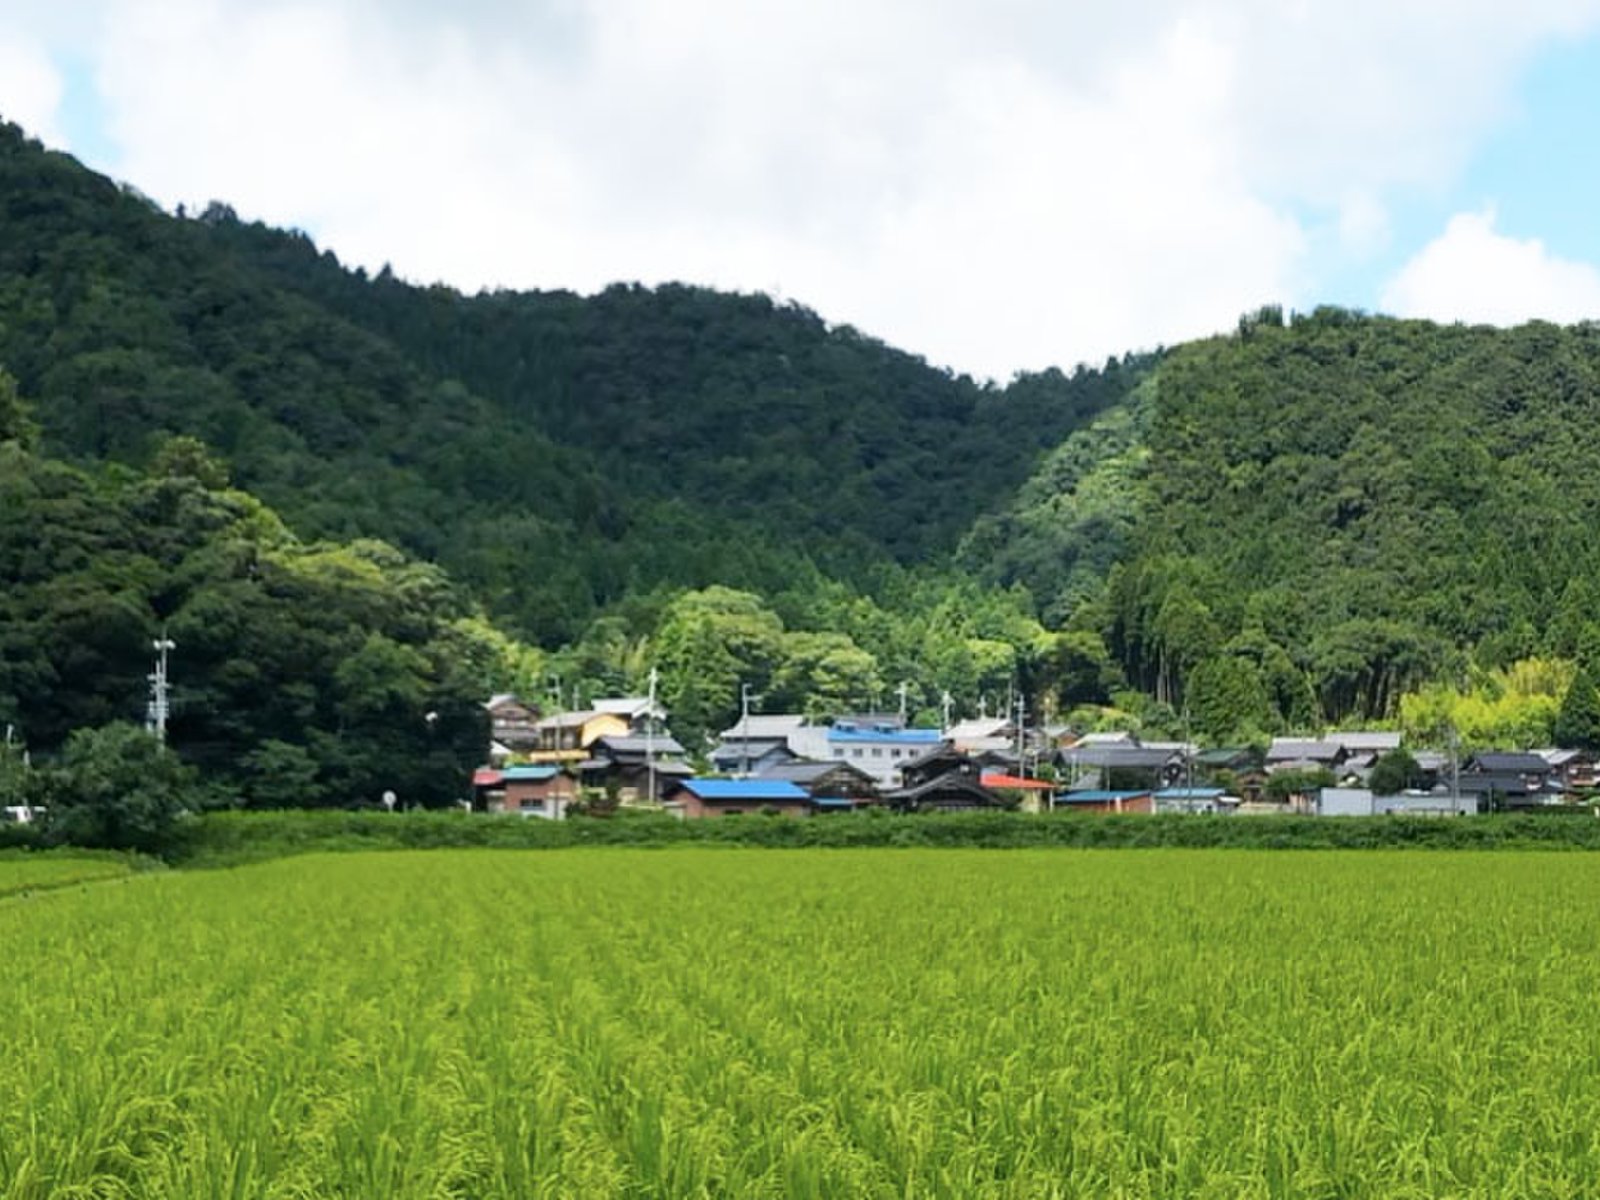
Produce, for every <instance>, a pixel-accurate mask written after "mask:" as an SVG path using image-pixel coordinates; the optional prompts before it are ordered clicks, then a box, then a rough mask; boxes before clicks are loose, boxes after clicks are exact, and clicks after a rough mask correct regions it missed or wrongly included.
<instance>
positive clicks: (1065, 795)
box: [1056, 788, 1150, 804]
mask: <svg viewBox="0 0 1600 1200" xmlns="http://www.w3.org/2000/svg"><path fill="white" fill-rule="evenodd" d="M1149 794H1150V792H1149V790H1148V789H1146V790H1145V791H1142V792H1107V791H1101V790H1100V789H1098V788H1089V789H1086V790H1084V791H1079V792H1058V793H1056V803H1057V804H1105V803H1107V802H1108V801H1111V800H1133V799H1136V798H1137V797H1139V796H1148V795H1149Z"/></svg>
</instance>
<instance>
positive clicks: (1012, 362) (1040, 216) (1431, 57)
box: [0, 0, 1600, 382]
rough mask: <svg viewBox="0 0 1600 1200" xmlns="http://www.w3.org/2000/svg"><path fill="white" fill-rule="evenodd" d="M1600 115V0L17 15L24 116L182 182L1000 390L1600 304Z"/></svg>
mask: <svg viewBox="0 0 1600 1200" xmlns="http://www.w3.org/2000/svg"><path fill="white" fill-rule="evenodd" d="M1112 10H1116V11H1112ZM1123 10H1125V11H1123ZM1597 116H1600V0H1520V2H1519V3H1517V4H1515V5H1511V4H1506V3H1504V2H1503V0H1381V2H1373V0H1346V2H1345V3H1343V4H1338V5H1333V4H1327V3H1315V2H1313V0H1273V2H1267V0H1225V2H1224V0H1215V2H1204V0H1131V2H1130V3H1128V4H1125V5H1107V4H1087V3H1062V2H1061V0H971V2H968V0H672V2H670V3H669V2H667V0H587V2H586V0H523V2H521V3H513V2H510V0H455V2H454V3H452V4H450V5H441V4H436V3H428V2H425V0H300V2H292V3H285V2H281V0H75V2H74V3H71V4H64V3H61V0H48V2H41V0H6V2H5V4H4V5H0V117H4V118H5V119H8V120H11V121H14V122H16V123H18V124H20V125H22V126H23V127H24V128H25V129H26V130H27V131H28V132H29V133H31V134H33V135H34V136H36V137H38V138H39V139H40V140H42V141H43V142H45V143H46V144H47V145H49V146H52V147H55V148H58V149H62V150H66V151H68V152H69V153H71V154H73V155H75V156H77V157H78V158H79V159H81V160H82V161H83V162H84V163H85V164H87V165H88V166H90V167H92V168H94V169H95V170H98V171H101V172H104V173H106V174H108V175H111V176H113V177H115V178H117V179H119V180H121V181H124V182H126V183H129V184H131V185H133V186H134V187H136V188H137V189H138V190H139V191H141V192H143V193H144V194H145V195H147V196H149V197H151V198H152V199H154V200H155V201H157V202H158V203H160V204H161V205H163V206H164V207H166V208H168V209H175V208H176V206H178V205H179V204H184V205H187V206H189V207H190V208H198V207H203V206H204V205H205V204H206V203H207V202H208V201H211V200H214V199H215V200H222V201H225V202H226V203H229V204H231V205H232V206H233V207H234V208H235V209H236V210H237V211H238V212H239V213H240V215H241V216H243V217H246V218H250V219H260V220H263V221H267V222H269V223H271V224H274V225H281V226H290V227H294V228H298V229H302V230H304V231H306V232H307V233H309V234H310V235H311V236H312V237H314V238H315V239H316V240H317V242H318V243H319V244H320V245H322V246H323V247H325V248H327V249H331V250H333V251H334V252H335V253H336V254H337V255H338V256H339V258H340V260H341V261H343V262H345V263H346V264H349V265H352V266H355V265H360V266H363V267H366V268H367V269H369V270H373V271H375V270H377V269H379V268H381V267H382V266H383V265H385V264H388V265H389V266H390V267H391V269H392V270H393V271H394V272H395V273H396V274H398V275H399V276H401V277H402V278H405V279H409V280H412V281H414V282H418V283H433V282H444V283H448V284H451V285H454V286H456V287H458V288H461V289H462V290H464V291H468V292H472V291H477V290H479V289H482V288H517V289H532V288H539V289H550V288H568V289H573V290H576V291H580V292H592V291H595V290H598V289H600V288H602V287H604V286H606V285H607V284H609V283H613V282H633V281H637V282H642V283H647V284H654V283H660V282H664V281H669V280H679V281H684V282H689V283H697V284H705V285H708V286H713V287H718V288H724V289H729V290H735V291H742V292H765V293H767V294H768V295H772V296H774V297H776V298H780V299H783V300H786V301H794V302H798V303H801V304H804V305H805V306H807V307H808V308H811V309H813V310H815V311H816V312H818V313H819V314H820V315H821V316H822V317H823V318H825V319H826V320H828V321H829V322H830V323H834V324H850V325H853V326H855V327H856V328H858V329H860V330H861V331H863V332H865V333H868V334H870V335H872V336H874V337H878V338H881V339H883V340H884V341H886V342H888V343H890V344H892V345H895V346H898V347H901V348H903V349H906V350H909V351H911V352H913V353H916V354H920V355H922V356H923V357H925V358H927V359H928V360H929V361H930V362H932V363H935V364H936V365H939V366H942V367H948V368H950V369H952V370H954V371H957V372H966V373H970V374H973V375H975V376H977V377H980V378H991V379H995V380H998V381H1000V382H1004V381H1006V380H1008V379H1010V378H1011V377H1012V376H1013V375H1014V374H1016V373H1017V372H1019V371H1025V370H1038V369H1042V368H1045V367H1048V366H1060V367H1063V368H1066V369H1070V368H1071V367H1073V366H1074V365H1076V364H1078V363H1080V362H1083V363H1090V364H1095V363H1098V362H1101V361H1103V360H1104V359H1105V358H1106V357H1107V356H1109V355H1120V354H1122V353H1124V352H1126V351H1129V350H1141V349H1149V348H1153V347H1155V346H1158V345H1171V344H1174V343H1176V342H1179V341H1183V340H1186V339H1189V338H1193V337H1199V336H1204V335H1207V334H1210V333H1214V332H1217V331H1220V330H1225V329H1227V328H1230V327H1231V326H1232V325H1233V324H1234V323H1235V322H1236V320H1237V318H1238V316H1239V315H1240V314H1241V313H1243V312H1246V311H1250V310H1253V309H1256V308H1258V307H1260V306H1261V305H1263V304H1281V305H1283V306H1284V307H1286V308H1288V309H1292V310H1300V311H1304V310H1308V309H1310V308H1314V307H1315V306H1316V305H1318V304H1324V303H1328V304H1340V305H1345V306H1348V307H1353V308H1359V309H1363V310H1367V311H1379V312H1387V313H1393V314H1395V315H1400V316H1421V317H1429V318H1433V319H1436V320H1441V321H1469V322H1490V323H1495V324H1514V323H1517V322H1521V321H1525V320H1528V319H1532V318H1543V319H1550V320H1557V321H1562V322H1570V321H1576V320H1583V319H1589V318H1600V222H1597V221H1596V220H1595V219H1594V214H1595V213H1597V212H1600V155H1596V154H1594V153H1593V152H1592V145H1593V139H1594V132H1593V127H1594V123H1595V118H1596V117H1597Z"/></svg>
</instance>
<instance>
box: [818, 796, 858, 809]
mask: <svg viewBox="0 0 1600 1200" xmlns="http://www.w3.org/2000/svg"><path fill="white" fill-rule="evenodd" d="M811 803H812V804H814V805H816V807H818V808H854V807H855V806H856V802H855V801H854V800H849V799H846V798H844V797H840V796H813V797H811Z"/></svg>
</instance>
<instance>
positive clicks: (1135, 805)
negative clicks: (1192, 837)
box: [1055, 788, 1155, 813]
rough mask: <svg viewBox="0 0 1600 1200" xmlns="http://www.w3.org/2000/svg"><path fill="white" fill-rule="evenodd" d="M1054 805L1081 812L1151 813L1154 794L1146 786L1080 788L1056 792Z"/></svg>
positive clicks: (1153, 809) (1065, 809) (1153, 804)
mask: <svg viewBox="0 0 1600 1200" xmlns="http://www.w3.org/2000/svg"><path fill="white" fill-rule="evenodd" d="M1055 807H1056V808H1058V809H1061V810H1064V811H1069V812H1081V813H1152V812H1154V811H1155V794H1154V793H1153V792H1152V791H1151V790H1150V789H1148V788H1143V789H1140V788H1134V789H1131V790H1126V789H1119V790H1113V789H1110V788H1080V789H1078V790H1077V791H1073V792H1057V793H1056V799H1055Z"/></svg>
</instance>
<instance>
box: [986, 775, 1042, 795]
mask: <svg viewBox="0 0 1600 1200" xmlns="http://www.w3.org/2000/svg"><path fill="white" fill-rule="evenodd" d="M978 782H979V783H981V784H983V786H984V787H986V788H1010V789H1012V790H1013V791H1019V792H1050V791H1054V790H1055V786H1056V785H1055V784H1053V783H1051V782H1050V781H1049V780H1048V779H1025V778H1023V777H1022V776H1021V775H994V774H987V773H986V774H984V775H982V776H980V777H979V779H978Z"/></svg>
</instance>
